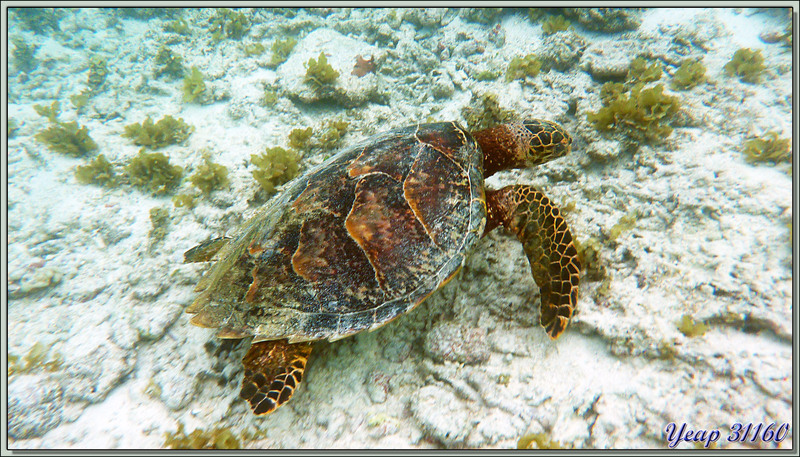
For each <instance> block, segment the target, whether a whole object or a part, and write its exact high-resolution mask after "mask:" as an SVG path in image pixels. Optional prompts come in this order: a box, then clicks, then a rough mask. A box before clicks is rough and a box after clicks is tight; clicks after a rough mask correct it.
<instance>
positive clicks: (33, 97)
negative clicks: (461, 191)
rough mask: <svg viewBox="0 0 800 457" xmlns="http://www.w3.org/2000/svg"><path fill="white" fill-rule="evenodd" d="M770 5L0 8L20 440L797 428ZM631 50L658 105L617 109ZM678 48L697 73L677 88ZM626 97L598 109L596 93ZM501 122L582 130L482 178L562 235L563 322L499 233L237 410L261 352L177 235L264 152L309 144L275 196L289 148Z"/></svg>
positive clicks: (247, 185) (228, 228)
mask: <svg viewBox="0 0 800 457" xmlns="http://www.w3.org/2000/svg"><path fill="white" fill-rule="evenodd" d="M788 12H789V10H788V9H785V8H755V9H748V8H657V9H656V8H654V9H642V8H624V9H615V8H559V9H547V10H545V9H538V8H393V7H392V8H327V7H320V8H300V9H296V8H234V9H224V8H218V9H217V8H192V9H172V8H170V9H159V8H102V9H101V8H44V9H40V8H15V7H12V8H9V22H8V26H9V27H8V35H9V59H8V60H9V66H8V80H7V90H8V116H9V122H8V126H7V135H8V148H7V149H8V150H7V155H6V156H7V165H8V186H7V190H8V198H7V200H8V246H7V247H8V251H7V252H8V263H7V266H8V297H9V300H8V327H7V335H8V339H7V342H8V361H9V363H8V370H9V375H8V400H7V401H8V434H9V443H8V446H9V447H10V448H12V449H13V450H22V449H25V450H27V449H85V448H103V447H108V448H126V449H130V448H148V449H159V448H164V447H168V446H170V445H171V446H179V445H188V444H187V443H188V437H195V438H197V440H198V441H196V442H195V444H197V442H202V443H212V442H213V443H214V445H215V446H216V445H219V446H224V445H225V444H228V445H230V443H236V442H238V443H239V445H240V446H241V447H245V448H283V449H287V448H288V449H319V448H337V449H338V448H415V449H427V448H497V449H508V448H516V447H517V446H529V447H532V448H533V447H551V448H552V447H564V448H598V449H613V448H616V449H620V448H635V449H643V448H656V449H667V446H668V443H667V441H666V439H665V433H666V432H665V430H666V427H667V425H668V424H670V423H675V424H678V425H680V424H683V423H685V424H687V427H688V428H691V429H695V430H696V429H719V430H720V431H722V432H725V431H727V429H728V428H729V427H730V424H732V423H734V422H739V423H753V424H754V426H756V425H757V424H764V426H766V425H768V424H770V423H772V422H775V423H776V424H778V425H780V424H783V423H790V422H791V416H792V413H793V411H794V409H793V406H794V401H795V398H796V397H797V395H796V393H795V392H794V391H793V387H794V385H795V384H796V382H795V380H794V379H793V373H792V370H791V368H792V361H793V355H794V354H793V353H792V342H793V340H794V335H793V327H792V322H793V321H792V316H793V314H792V311H793V308H792V299H793V294H792V282H793V277H792V274H793V270H792V266H793V263H792V253H793V250H794V249H795V246H794V245H793V244H792V240H793V237H794V236H796V234H797V227H798V224H797V223H796V221H795V222H794V223H793V220H794V218H795V216H794V214H793V210H794V208H793V198H792V193H791V191H792V178H793V176H795V175H796V173H797V171H796V170H795V171H794V174H793V172H792V169H793V166H794V162H793V160H792V156H791V144H792V142H793V141H794V139H793V132H794V130H793V127H794V126H793V124H792V115H793V112H792V107H793V99H794V98H793V97H794V94H793V93H792V87H793V80H792V69H793V67H792V62H793V60H792V57H793V51H794V50H795V49H796V46H795V44H794V43H792V42H791V35H790V34H787V30H791V29H787V26H791V16H790V15H789V14H788ZM557 16H561V18H558V17H557ZM292 43H296V44H294V45H293V46H292ZM741 49H750V50H752V51H753V52H754V53H755V52H756V51H757V55H760V56H761V58H763V67H764V68H763V69H762V70H761V71H760V73H758V74H757V75H756V76H757V77H756V78H755V79H756V80H757V82H748V81H744V80H742V79H740V77H738V76H736V75H735V74H732V73H731V72H730V71H729V70H728V69H729V68H730V66H729V65H728V64H729V62H731V60H732V59H733V58H734V55H735V54H736V53H737V51H739V50H741ZM320 55H322V56H324V57H325V60H326V61H327V64H329V65H330V66H331V68H332V69H333V70H335V71H336V72H337V73H338V76H337V77H336V78H334V79H333V80H332V81H329V82H325V83H324V84H317V83H315V82H314V81H313V80H309V79H308V78H307V72H308V65H309V61H310V60H311V59H314V60H315V61H316V60H318V59H319V58H320ZM754 55H755V54H754ZM637 57H640V58H642V59H644V60H645V61H646V63H647V65H654V66H656V67H657V68H658V70H659V71H655V72H652V73H651V74H649V75H648V76H649V77H655V76H653V75H656V74H657V77H658V79H655V80H653V81H647V82H645V83H643V84H645V85H644V86H642V87H639V88H637V89H636V90H639V89H642V88H643V89H642V91H641V92H639V94H640V95H642V94H644V96H643V97H642V100H641V102H642V103H644V104H645V105H647V103H648V102H653V103H655V104H654V105H653V106H652V108H653V110H652V111H651V112H646V111H645V112H640V111H637V106H634V105H632V104H630V103H627V102H629V101H630V100H631V99H632V98H635V94H634V92H636V91H635V90H634V88H635V87H637V86H636V79H637V78H638V77H640V76H642V75H639V74H636V73H635V72H634V73H633V74H632V73H631V71H630V68H631V62H632V60H633V59H634V58H637ZM753 59H755V60H758V58H756V57H753ZM367 62H368V63H367ZM512 62H516V63H517V64H519V63H520V62H527V64H526V65H529V66H527V67H526V68H524V69H522V70H521V71H520V69H519V68H518V69H517V71H516V72H510V71H509V67H510V66H511V64H512ZM687 62H688V63H698V62H699V63H700V64H702V67H703V68H704V69H705V72H704V75H703V76H702V77H699V76H698V77H697V78H698V79H697V81H690V82H691V83H692V87H690V88H687V89H686V90H683V88H681V87H679V85H677V84H675V82H676V79H677V76H679V75H680V74H681V73H682V71H681V70H680V68H681V67H682V65H684V64H685V63H687ZM357 65H359V66H361V67H360V69H359V70H358V71H354V70H356V66H357ZM755 67H757V65H754V66H751V67H748V68H750V71H752V68H755ZM192 68H196V69H197V71H199V72H200V74H201V75H202V79H203V83H202V85H200V84H199V83H198V82H197V81H196V80H195V81H194V82H192V81H191V80H186V79H185V76H187V75H191V74H192ZM167 70H169V72H168V71H167ZM170 72H171V73H170ZM195 74H196V73H195ZM606 83H612V84H610V85H608V86H604V84H606ZM695 83H696V84H695ZM193 84H194V86H193ZM659 85H661V86H662V87H661V89H659V90H661V91H662V92H661V95H662V97H661V98H659V97H658V96H657V95H656V92H657V91H656V90H655V89H654V88H655V87H656V86H659ZM192 87H194V89H192ZM192 90H196V91H198V93H199V95H198V96H197V98H196V99H192V98H191V97H189V96H188V95H187V92H188V93H189V94H191V92H192ZM648 97H650V98H648ZM663 97H668V98H672V97H674V99H675V100H676V105H675V108H676V113H675V114H674V116H673V117H671V118H670V119H669V122H667V123H666V124H665V125H659V124H657V123H656V124H655V125H654V124H648V122H650V121H652V120H653V119H654V118H658V119H661V118H662V117H661V116H662V115H665V114H664V111H665V110H666V111H670V108H669V107H667V106H666V105H665V104H664V100H665V99H664V98H663ZM54 102H55V104H54ZM614 103H616V105H615V108H616V109H617V110H618V111H617V112H616V113H613V116H611V117H610V119H612V122H611V124H609V128H608V129H603V128H602V124H603V123H602V122H598V121H597V120H596V117H595V116H598V115H597V114H596V113H599V112H600V111H601V110H603V109H604V108H607V107H608V106H610V105H612V104H614ZM647 106H650V105H647ZM641 107H642V106H639V107H638V108H641ZM167 115H169V116H172V117H173V118H175V119H178V118H180V119H182V120H183V122H185V123H187V124H189V125H191V126H192V132H191V134H190V135H189V136H188V137H187V138H185V139H183V140H181V141H176V142H175V143H174V144H166V145H163V146H160V147H158V148H155V149H152V148H150V147H149V146H148V145H146V144H138V143H140V141H138V140H135V139H134V138H130V137H128V136H125V135H124V133H125V132H126V129H128V128H129V126H130V125H132V124H139V123H141V122H143V120H145V119H146V118H148V117H149V118H150V119H151V120H152V121H153V122H158V121H159V120H161V119H163V118H165V117H166V116H167ZM508 116H510V117H535V118H544V119H550V120H553V121H556V122H558V123H560V124H562V125H563V126H564V127H565V129H566V130H567V131H569V132H570V133H571V135H572V137H573V145H572V151H571V153H570V154H569V155H568V156H566V157H563V158H559V159H557V160H553V161H551V162H548V163H547V164H544V165H541V166H538V167H535V168H531V169H523V170H510V171H506V172H502V173H497V174H496V175H494V176H492V177H490V178H489V179H487V182H486V185H487V188H488V189H497V188H500V187H503V186H506V185H511V184H530V185H533V186H536V187H538V188H540V189H542V191H543V192H545V193H546V194H547V195H548V197H549V198H550V199H551V200H552V201H553V203H554V204H556V205H557V206H558V207H559V208H560V210H561V214H563V215H564V217H565V219H566V221H567V223H568V224H569V226H570V229H571V232H572V234H573V238H574V239H575V240H576V241H577V248H578V249H579V251H580V254H581V256H582V264H583V267H584V268H583V272H582V279H581V287H580V293H579V297H578V304H577V308H576V310H575V315H574V317H573V318H572V320H571V322H570V324H569V327H568V328H567V330H566V332H565V333H564V334H563V335H562V336H561V337H560V338H559V339H558V340H555V341H552V340H550V339H549V338H548V337H547V335H546V334H545V332H544V331H543V330H542V328H541V327H540V325H539V307H540V297H539V293H538V289H537V287H536V285H535V283H534V281H533V279H532V276H531V270H530V265H529V264H528V261H527V259H526V257H525V253H524V250H523V248H522V246H521V245H520V243H519V242H518V241H517V240H516V238H514V237H513V236H511V235H510V234H508V233H504V232H502V231H500V230H497V231H494V232H492V233H490V234H488V235H486V236H484V237H483V238H482V239H481V241H480V242H479V243H478V245H477V246H476V248H475V250H474V252H472V253H471V255H470V256H468V258H467V259H466V261H465V263H464V266H463V268H462V269H461V271H460V272H459V273H458V274H456V275H455V276H454V277H453V278H452V281H450V282H449V283H448V284H447V285H446V286H444V287H443V288H442V289H441V290H440V291H438V292H436V293H434V294H433V295H431V296H430V298H428V299H427V300H426V301H425V302H423V303H422V304H420V305H419V306H418V307H417V308H416V309H414V310H413V311H411V312H409V313H407V314H405V315H403V316H400V317H399V318H398V319H396V320H394V321H392V322H390V323H388V324H387V325H385V326H384V327H382V328H380V329H377V330H376V331H373V332H363V333H360V334H357V335H355V336H353V337H351V338H346V339H342V340H339V341H335V342H327V341H322V342H318V343H317V344H316V345H315V348H314V351H313V352H312V355H311V358H310V359H309V363H308V366H307V370H306V373H305V375H304V379H303V382H302V383H301V384H300V386H299V388H298V390H297V392H296V393H295V395H294V396H293V397H292V399H291V401H290V402H288V403H287V404H286V405H285V406H283V407H281V408H280V409H278V410H277V411H276V412H274V413H272V414H270V415H267V416H259V417H257V416H254V415H252V413H251V411H250V408H249V407H248V405H247V404H246V402H244V401H242V399H241V398H239V389H240V385H241V379H242V375H243V368H242V364H241V359H242V357H243V356H244V354H245V353H246V351H247V348H248V347H249V344H250V341H249V340H247V339H245V340H242V341H237V340H222V339H218V338H216V337H215V336H214V332H213V331H211V330H209V329H204V328H199V327H195V326H192V325H191V324H190V323H189V319H190V316H189V315H187V314H186V313H184V310H185V309H186V307H187V306H189V305H190V304H191V303H192V301H193V300H194V299H195V297H196V292H195V291H194V289H195V287H196V285H197V281H198V280H199V278H200V277H201V275H202V273H203V272H204V271H206V270H207V268H208V266H207V265H205V264H201V263H195V264H186V263H184V256H183V253H184V252H185V251H186V250H188V249H190V248H192V247H193V246H195V245H197V244H198V243H201V242H203V241H205V240H210V239H214V238H218V237H222V236H226V235H228V234H230V233H232V232H233V231H234V230H235V229H236V227H237V226H238V225H239V224H241V223H242V222H243V221H245V220H247V219H248V218H249V217H250V216H251V215H253V214H254V213H256V212H257V211H258V210H259V208H261V207H262V206H263V205H264V204H266V203H267V202H269V200H270V198H274V197H273V194H272V193H269V192H267V191H266V190H264V189H262V187H261V186H260V184H259V183H258V182H257V181H256V180H255V178H254V172H257V171H258V169H259V168H260V167H257V166H256V163H255V162H257V161H254V160H253V156H257V155H260V154H262V153H265V151H267V150H268V149H270V150H273V148H276V147H278V148H283V150H287V151H288V150H291V152H290V153H281V152H278V153H277V154H275V155H274V156H275V157H278V158H279V159H282V158H287V159H286V160H287V161H288V162H292V160H294V159H291V158H292V157H296V158H297V162H296V163H280V162H279V161H276V162H275V163H273V164H270V166H271V167H272V168H269V167H267V168H266V169H262V170H261V171H263V172H265V173H267V172H269V173H273V174H270V175H269V176H268V178H269V179H273V177H274V184H275V185H276V186H277V191H278V192H279V191H280V190H281V186H282V184H281V183H282V182H283V181H282V180H281V178H283V177H284V176H283V175H282V173H287V175H291V170H292V169H293V167H294V165H296V166H297V171H298V173H302V172H303V171H305V170H307V169H309V168H310V167H312V166H315V165H317V164H319V163H322V162H323V161H324V160H325V159H326V158H328V157H330V156H331V155H333V154H334V153H335V152H336V151H337V150H338V149H341V148H346V147H349V146H352V145H355V144H357V143H359V142H361V141H363V140H364V139H365V138H367V137H369V136H370V135H372V134H375V133H378V132H380V131H384V130H387V129H390V128H395V127H401V126H405V125H410V124H415V123H421V122H434V121H449V120H456V121H458V122H460V123H462V124H463V125H467V126H468V127H471V125H470V124H471V123H474V124H475V125H478V124H487V125H490V124H492V123H495V122H498V121H499V120H500V119H504V118H506V117H508ZM600 117H602V116H600ZM593 119H595V120H593ZM73 122H74V123H76V124H75V125H76V127H77V126H79V127H80V128H81V129H83V128H85V129H86V130H85V132H86V133H87V134H88V136H89V137H91V139H92V141H93V142H94V143H96V145H97V149H96V150H88V151H84V152H83V153H82V154H78V153H76V154H74V155H73V154H70V153H62V152H59V151H58V150H57V149H58V147H57V146H55V145H52V144H49V143H47V142H46V141H45V140H44V138H45V136H44V135H41V134H42V133H43V132H45V131H47V130H48V129H53V128H56V127H62V128H68V126H71V125H72V123H73ZM615 122H616V124H615ZM641 123H644V127H642V125H640V124H641ZM664 127H668V128H664ZM308 128H310V129H311V130H310V131H311V132H312V133H311V136H310V138H309V139H308V141H307V142H305V143H303V142H302V141H300V142H298V141H290V138H289V135H290V132H292V131H293V130H295V129H308ZM652 132H660V133H659V134H658V135H655V137H653V133H652ZM162 133H164V134H165V135H166V133H168V132H162ZM295 135H296V134H295ZM637 135H638V136H637ZM78 136H79V135H78ZM770 138H772V139H773V140H774V141H773V142H769V141H767V143H768V144H770V145H771V146H770V148H768V147H765V146H763V144H764V143H763V142H764V141H766V140H769V139H770ZM79 139H80V138H77V139H75V138H73V140H74V141H73V140H70V141H68V144H70V145H72V147H73V148H75V147H78V146H76V145H79V144H85V143H81V141H79ZM167 143H168V141H167ZM62 147H63V144H62ZM143 148H144V149H143ZM759 148H761V149H759ZM66 150H73V151H74V149H71V148H70V147H67V149H66ZM273 151H274V150H273ZM278 151H281V150H278ZM142 152H144V153H146V154H156V155H161V154H163V156H164V158H165V159H166V158H168V161H169V167H180V169H181V179H180V180H178V181H179V182H177V183H176V184H175V186H174V187H169V186H167V187H164V188H163V189H160V190H158V191H150V190H147V189H146V188H139V187H136V186H134V185H133V184H132V182H133V181H132V179H131V174H130V173H131V172H130V170H129V169H128V167H127V165H128V164H129V163H130V162H131V160H132V159H133V158H134V157H137V156H139V155H140V154H141V153H142ZM759 153H761V154H767V155H769V154H772V155H773V156H772V158H771V159H769V160H760V159H763V157H759V156H758V154H759ZM101 154H102V156H103V158H104V159H105V160H106V161H107V162H108V164H109V166H108V168H107V169H106V170H105V171H104V172H98V175H97V176H94V177H93V178H94V179H95V182H94V183H91V184H85V183H84V182H83V181H82V180H80V179H78V176H76V170H78V167H86V166H88V165H90V164H95V166H96V165H97V163H100V162H102V161H101V160H100V158H99V156H100V155H101ZM210 162H211V163H213V164H217V165H222V166H224V167H225V169H226V173H223V174H224V175H225V177H226V179H224V180H221V183H218V187H217V188H215V189H214V190H207V189H203V188H201V187H200V186H198V185H196V184H195V182H201V181H203V179H202V178H203V177H202V176H200V177H198V175H203V173H201V171H202V170H206V171H207V170H208V168H207V167H208V164H209V163H210ZM169 170H170V169H169V168H161V169H155V170H150V171H152V173H151V176H155V177H157V178H158V177H162V178H163V176H165V175H167V174H169V173H168V172H169ZM172 170H173V171H174V168H172ZM257 174H258V173H256V175H257ZM205 179H206V180H208V179H210V178H209V176H208V173H206V175H205ZM287 179H288V178H287ZM154 214H156V215H160V216H159V217H157V218H154V217H153V215H154ZM158 221H160V223H159V222H158ZM156 234H157V236H156ZM792 425H793V424H792ZM181 437H183V438H184V439H183V440H182V439H181ZM220 437H222V438H225V437H228V438H231V437H232V438H233V439H230V440H227V441H226V440H222V439H221V438H220ZM215 439H217V440H219V441H214V440H215ZM695 446H696V444H695V443H693V442H682V443H679V444H678V446H677V448H678V449H691V448H694V447H695ZM714 446H715V449H726V450H727V449H743V448H748V447H755V448H761V449H775V448H777V449H784V450H785V449H790V448H792V446H793V440H792V436H791V435H790V436H788V437H786V438H785V439H784V440H782V441H776V440H756V441H753V442H747V443H741V442H727V441H724V438H723V439H721V440H720V441H718V442H717V443H715V444H714Z"/></svg>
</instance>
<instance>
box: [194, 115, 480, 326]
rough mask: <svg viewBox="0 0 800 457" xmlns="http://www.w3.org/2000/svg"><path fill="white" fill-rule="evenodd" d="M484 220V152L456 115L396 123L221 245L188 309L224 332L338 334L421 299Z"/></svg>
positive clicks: (458, 259) (320, 170)
mask: <svg viewBox="0 0 800 457" xmlns="http://www.w3.org/2000/svg"><path fill="white" fill-rule="evenodd" d="M485 223H486V197H485V194H484V188H483V155H482V153H481V150H480V148H479V146H478V144H477V143H476V142H475V140H474V139H473V138H472V136H470V134H469V133H467V132H466V131H465V130H464V129H463V128H462V127H461V126H459V125H458V124H456V123H437V124H422V125H416V126H410V127H405V128H401V129H396V130H392V131H389V132H385V133H382V134H380V135H377V136H374V137H372V138H370V139H368V140H366V141H364V142H362V143H361V144H360V145H357V146H354V147H352V148H349V149H346V150H344V151H342V152H340V153H339V154H337V155H336V156H334V157H332V158H331V159H330V160H328V161H326V162H325V163H323V164H322V165H320V166H318V167H316V168H314V169H312V170H310V171H309V172H307V173H305V174H304V175H303V176H301V177H299V178H297V179H296V180H295V181H293V182H292V183H291V184H289V185H288V186H287V188H286V189H285V190H284V191H283V192H282V193H281V194H280V195H278V196H276V197H274V198H273V199H272V200H270V201H269V202H268V203H267V206H266V207H265V208H264V209H263V210H262V211H261V212H259V213H258V214H257V215H255V216H254V217H253V218H252V219H251V220H250V221H248V222H247V223H246V224H244V225H243V226H242V227H241V229H240V230H239V231H238V233H237V234H236V235H235V236H234V237H233V238H232V239H231V241H230V242H228V243H227V244H226V245H225V246H224V247H222V249H220V251H219V252H218V253H217V255H216V257H215V259H216V263H215V264H214V265H213V267H212V268H211V269H210V270H209V271H208V272H207V273H206V274H205V275H204V277H203V278H202V279H201V280H200V282H199V284H198V285H197V289H196V290H197V291H198V292H200V294H199V296H198V297H197V299H196V300H195V302H194V303H192V305H191V306H190V307H189V309H187V311H188V312H192V313H197V315H196V316H195V317H194V318H193V319H192V322H193V323H195V324H197V325H201V326H204V327H217V328H219V329H220V331H219V336H221V337H229V338H234V337H235V338H240V337H244V336H250V335H254V336H255V337H256V338H255V340H254V341H256V342H257V341H264V340H273V339H279V338H287V339H288V340H289V341H290V342H297V341H309V340H316V339H323V338H327V339H329V340H335V339H338V338H342V337H344V336H348V335H351V334H353V333H356V332H359V331H361V330H364V329H375V328H377V327H380V326H381V325H383V324H385V323H387V322H389V321H390V320H392V319H393V318H395V317H397V316H398V315H400V314H402V313H404V312H406V311H409V310H411V309H413V308H414V307H415V306H417V305H418V304H419V303H421V302H422V301H423V300H424V299H425V298H427V297H428V296H429V295H430V294H431V293H432V292H434V291H435V290H437V289H438V288H439V287H441V286H442V285H443V284H444V283H445V282H447V280H448V279H450V278H451V277H452V276H453V275H454V274H455V273H456V272H457V271H458V270H459V269H460V267H461V265H462V264H463V261H464V256H465V255H466V253H467V251H468V250H469V249H470V248H471V247H472V246H473V245H474V244H475V243H476V242H477V240H478V239H479V238H480V236H481V234H482V233H483V230H484V227H485Z"/></svg>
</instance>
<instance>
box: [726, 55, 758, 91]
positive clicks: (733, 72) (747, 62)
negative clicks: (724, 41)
mask: <svg viewBox="0 0 800 457" xmlns="http://www.w3.org/2000/svg"><path fill="white" fill-rule="evenodd" d="M765 68H766V67H765V66H764V56H762V55H761V51H759V50H756V51H753V50H752V49H749V48H742V49H739V50H738V51H736V52H735V53H734V54H733V58H732V59H731V60H730V62H728V63H726V64H725V66H724V67H723V69H724V70H725V73H726V74H727V75H728V76H736V77H738V78H739V80H740V81H742V82H746V83H751V84H755V83H757V82H759V81H760V80H761V73H762V72H763V71H764V69H765Z"/></svg>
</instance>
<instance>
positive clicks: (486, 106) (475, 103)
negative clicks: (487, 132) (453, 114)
mask: <svg viewBox="0 0 800 457" xmlns="http://www.w3.org/2000/svg"><path fill="white" fill-rule="evenodd" d="M461 115H462V116H464V120H465V121H466V122H467V127H468V128H469V130H471V131H473V130H483V129H486V128H489V127H493V126H495V125H497V124H502V123H503V122H507V121H509V120H511V119H513V118H514V117H515V116H516V114H515V113H514V112H513V111H511V110H507V109H504V108H501V107H500V103H499V102H498V101H497V94H495V93H491V92H486V93H484V94H481V95H480V96H476V97H473V98H472V101H471V102H470V104H469V105H467V106H466V107H464V108H463V109H462V110H461Z"/></svg>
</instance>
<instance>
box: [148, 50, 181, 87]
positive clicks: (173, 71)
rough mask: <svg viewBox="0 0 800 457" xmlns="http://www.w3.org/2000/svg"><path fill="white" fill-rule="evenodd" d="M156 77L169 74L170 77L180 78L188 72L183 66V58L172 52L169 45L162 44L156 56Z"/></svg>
mask: <svg viewBox="0 0 800 457" xmlns="http://www.w3.org/2000/svg"><path fill="white" fill-rule="evenodd" d="M155 64H156V70H155V72H154V73H155V75H156V77H158V76H161V75H167V76H169V77H170V78H173V79H174V78H180V77H181V76H183V74H184V73H185V72H186V69H185V68H184V67H183V58H182V57H181V56H179V55H177V54H175V53H173V52H172V50H170V49H169V48H168V47H166V46H162V47H161V48H160V49H159V50H158V53H156V57H155Z"/></svg>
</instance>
